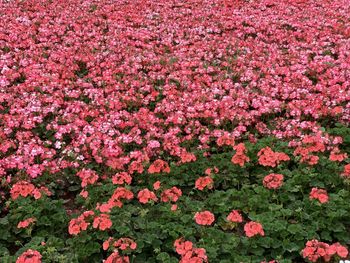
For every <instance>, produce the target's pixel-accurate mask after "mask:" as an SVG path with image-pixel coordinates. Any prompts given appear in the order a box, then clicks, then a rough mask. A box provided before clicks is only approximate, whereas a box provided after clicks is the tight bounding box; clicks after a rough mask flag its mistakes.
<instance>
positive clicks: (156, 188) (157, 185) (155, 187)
mask: <svg viewBox="0 0 350 263" xmlns="http://www.w3.org/2000/svg"><path fill="white" fill-rule="evenodd" d="M159 188H160V181H157V182H155V183H154V184H153V189H154V190H156V191H157V190H158V189H159Z"/></svg>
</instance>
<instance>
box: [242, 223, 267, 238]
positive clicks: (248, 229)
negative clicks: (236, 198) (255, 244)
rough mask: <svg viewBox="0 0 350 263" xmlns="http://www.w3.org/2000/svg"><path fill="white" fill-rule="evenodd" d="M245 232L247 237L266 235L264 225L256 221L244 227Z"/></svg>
mask: <svg viewBox="0 0 350 263" xmlns="http://www.w3.org/2000/svg"><path fill="white" fill-rule="evenodd" d="M244 232H245V234H246V236H247V237H253V236H256V235H261V236H264V235H265V233H264V230H263V227H262V225H261V224H260V223H257V222H254V221H251V222H248V223H246V224H245V225H244Z"/></svg>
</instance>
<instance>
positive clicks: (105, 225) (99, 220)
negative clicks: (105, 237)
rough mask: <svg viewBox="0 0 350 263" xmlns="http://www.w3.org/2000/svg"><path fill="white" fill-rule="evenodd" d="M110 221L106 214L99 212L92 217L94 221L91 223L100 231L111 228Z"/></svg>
mask: <svg viewBox="0 0 350 263" xmlns="http://www.w3.org/2000/svg"><path fill="white" fill-rule="evenodd" d="M111 226H112V221H111V219H110V217H109V215H108V214H100V215H99V216H97V217H95V218H94V222H93V224H92V227H93V228H99V229H100V230H101V231H103V230H106V229H109V228H111Z"/></svg>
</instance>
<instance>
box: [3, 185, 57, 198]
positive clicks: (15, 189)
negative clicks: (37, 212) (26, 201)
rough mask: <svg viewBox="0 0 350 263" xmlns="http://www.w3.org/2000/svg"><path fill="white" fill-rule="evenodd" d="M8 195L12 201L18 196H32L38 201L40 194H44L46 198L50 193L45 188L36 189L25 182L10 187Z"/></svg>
mask: <svg viewBox="0 0 350 263" xmlns="http://www.w3.org/2000/svg"><path fill="white" fill-rule="evenodd" d="M10 193H11V198H12V199H14V200H15V199H17V198H18V197H19V196H23V197H27V196H33V197H34V198H35V199H39V198H41V196H42V193H45V194H46V195H47V196H50V195H51V192H50V191H49V189H47V188H46V187H45V186H41V187H40V188H37V187H35V186H34V185H33V184H31V183H29V182H26V181H19V182H17V183H15V184H14V185H13V186H12V188H11V191H10Z"/></svg>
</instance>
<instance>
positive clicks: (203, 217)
mask: <svg viewBox="0 0 350 263" xmlns="http://www.w3.org/2000/svg"><path fill="white" fill-rule="evenodd" d="M194 220H195V221H196V223H197V224H198V225H203V226H205V225H208V226H210V225H211V224H212V223H213V222H214V221H215V216H214V214H213V213H211V212H210V211H203V212H197V213H196V214H195V215H194Z"/></svg>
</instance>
